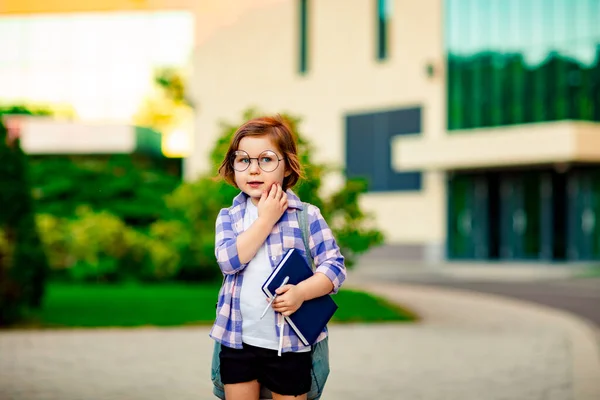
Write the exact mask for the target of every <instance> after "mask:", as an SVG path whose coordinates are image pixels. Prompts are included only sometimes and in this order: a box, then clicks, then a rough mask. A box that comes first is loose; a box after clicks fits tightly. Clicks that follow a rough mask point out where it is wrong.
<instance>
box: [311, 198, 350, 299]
mask: <svg viewBox="0 0 600 400" xmlns="http://www.w3.org/2000/svg"><path fill="white" fill-rule="evenodd" d="M308 207H309V208H308V222H309V231H310V237H309V240H308V245H309V246H310V252H311V255H312V257H313V259H314V262H315V265H316V272H321V273H323V274H325V276H327V277H328V278H329V279H330V280H331V282H332V283H333V291H332V293H337V291H338V290H339V289H340V286H341V285H342V283H343V282H344V280H346V266H345V264H344V256H342V253H341V252H340V248H339V246H338V245H337V243H336V241H335V238H334V237H333V232H332V231H331V229H330V228H329V226H328V225H327V222H325V219H324V218H323V215H321V210H319V208H318V207H316V206H314V205H309V206H308Z"/></svg>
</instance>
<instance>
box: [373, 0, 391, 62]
mask: <svg viewBox="0 0 600 400" xmlns="http://www.w3.org/2000/svg"><path fill="white" fill-rule="evenodd" d="M376 6H377V10H376V11H377V59H378V60H380V61H381V60H385V59H387V58H388V53H389V30H390V18H389V17H390V15H389V11H390V3H389V0H377V1H376Z"/></svg>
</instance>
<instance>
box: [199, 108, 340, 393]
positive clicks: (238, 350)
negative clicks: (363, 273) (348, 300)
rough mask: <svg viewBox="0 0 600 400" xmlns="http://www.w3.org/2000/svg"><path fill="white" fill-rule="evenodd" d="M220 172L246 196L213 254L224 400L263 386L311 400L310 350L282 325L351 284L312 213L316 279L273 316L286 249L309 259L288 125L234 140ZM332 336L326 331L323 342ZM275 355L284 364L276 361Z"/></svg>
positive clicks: (271, 125)
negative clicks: (272, 288) (309, 303)
mask: <svg viewBox="0 0 600 400" xmlns="http://www.w3.org/2000/svg"><path fill="white" fill-rule="evenodd" d="M219 174H220V175H221V176H222V177H223V178H224V179H225V180H226V181H227V182H228V183H230V184H232V185H234V186H235V187H237V188H238V189H240V190H241V193H240V194H239V195H237V196H236V197H235V198H234V199H233V204H232V206H231V207H229V208H224V209H222V210H221V211H220V213H219V216H218V217H217V222H216V238H215V254H216V257H217V262H218V263H219V267H220V268H221V271H222V272H223V274H224V276H225V280H224V281H223V287H222V288H221V291H220V293H219V300H218V304H217V319H216V321H215V324H214V326H213V328H212V330H211V333H210V336H211V337H212V338H213V339H214V340H216V341H218V342H220V343H221V353H220V356H219V358H220V371H221V381H222V382H223V384H224V387H225V397H226V398H227V400H258V398H259V390H260V386H261V385H263V386H265V387H266V388H268V389H269V390H271V392H272V393H273V399H274V400H283V399H292V398H293V399H299V400H302V399H306V394H307V392H308V391H309V389H310V387H311V367H312V360H311V352H310V350H311V347H310V346H308V347H306V346H304V345H303V343H302V342H301V341H300V340H299V338H298V336H297V335H296V334H295V332H294V331H293V330H292V329H290V327H289V325H288V324H284V331H283V342H282V348H281V349H279V344H280V342H279V330H278V329H277V324H278V322H279V319H280V318H283V317H282V315H284V316H289V315H291V314H292V313H294V312H295V311H296V310H297V309H298V308H300V306H301V305H302V303H303V302H304V301H306V300H310V299H313V298H316V297H320V296H324V295H326V294H329V293H335V292H337V290H338V289H339V287H340V285H341V284H342V282H344V280H345V278H346V268H345V266H344V257H343V256H342V255H341V254H340V249H339V247H338V245H337V244H336V242H335V239H334V237H333V234H332V232H331V230H330V229H329V227H328V226H327V223H326V222H325V220H324V219H323V216H322V215H321V212H320V210H319V209H318V208H317V207H316V206H313V205H310V206H308V221H307V223H308V226H309V228H310V229H309V230H310V238H309V241H308V242H309V247H310V249H306V251H310V254H311V255H312V257H313V259H314V263H315V267H316V272H315V274H314V275H313V276H312V277H311V278H309V279H307V280H305V281H303V282H301V283H299V284H298V285H289V284H288V285H285V286H283V287H281V288H280V289H278V290H277V293H278V296H277V298H276V300H275V301H274V302H273V305H272V310H270V311H269V312H267V313H266V315H265V316H264V317H262V318H261V314H262V313H263V310H264V309H265V307H266V306H267V304H268V303H267V300H268V299H267V298H266V296H265V295H264V293H263V292H262V289H261V287H262V285H263V283H264V282H265V280H266V279H267V277H268V276H269V274H270V273H271V272H272V270H273V269H274V268H275V267H276V266H277V264H278V263H279V262H280V261H281V259H282V258H283V256H284V255H285V253H286V252H287V250H289V249H290V248H296V249H298V250H299V251H300V252H302V253H303V254H304V255H305V256H306V254H305V253H304V251H305V248H304V244H303V240H302V230H301V227H300V225H299V223H298V215H297V213H298V211H299V210H302V208H303V203H302V202H301V200H300V199H299V198H298V197H297V196H296V195H295V194H294V192H292V191H291V188H292V187H293V186H294V185H295V184H296V183H297V182H298V179H299V177H300V176H301V167H300V163H299V160H298V154H297V145H296V142H295V138H294V135H293V134H292V132H291V130H290V128H289V126H288V125H287V123H286V122H284V120H283V119H282V118H281V117H279V116H277V117H264V118H256V119H253V120H250V121H248V122H246V123H245V124H244V125H242V126H241V127H240V128H239V129H238V130H237V131H236V133H235V135H234V137H233V139H232V141H231V144H230V146H229V149H228V151H227V154H226V155H225V159H224V160H223V162H222V164H221V166H220V168H219ZM326 336H327V330H326V329H325V330H323V332H322V333H321V335H320V336H319V338H318V340H317V341H320V340H323V339H324V338H325V337H326ZM278 350H281V351H282V356H278Z"/></svg>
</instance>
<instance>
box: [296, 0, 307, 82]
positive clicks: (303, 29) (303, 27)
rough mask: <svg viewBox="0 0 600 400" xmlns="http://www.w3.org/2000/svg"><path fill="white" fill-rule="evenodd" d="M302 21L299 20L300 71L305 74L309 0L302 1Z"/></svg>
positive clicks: (300, 5)
mask: <svg viewBox="0 0 600 400" xmlns="http://www.w3.org/2000/svg"><path fill="white" fill-rule="evenodd" d="M299 7H300V10H299V11H300V13H299V14H300V15H299V17H300V20H299V25H300V26H299V28H300V29H299V32H298V33H299V36H300V46H299V60H298V63H299V65H298V69H299V71H300V73H302V74H303V73H305V72H306V71H307V70H308V0H300V2H299Z"/></svg>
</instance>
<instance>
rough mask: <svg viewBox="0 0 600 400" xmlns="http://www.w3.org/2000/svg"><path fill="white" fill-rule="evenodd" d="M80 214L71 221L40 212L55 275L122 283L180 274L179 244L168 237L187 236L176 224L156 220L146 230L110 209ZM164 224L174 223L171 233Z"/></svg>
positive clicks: (42, 228) (83, 209)
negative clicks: (148, 231) (126, 221)
mask: <svg viewBox="0 0 600 400" xmlns="http://www.w3.org/2000/svg"><path fill="white" fill-rule="evenodd" d="M76 216H77V218H76V219H73V220H67V219H64V218H58V217H54V216H52V215H39V216H38V220H37V222H38V226H39V228H40V232H41V236H42V242H43V244H44V247H45V249H46V252H47V254H48V255H49V259H50V265H51V268H52V270H53V272H55V276H57V277H60V278H63V279H66V280H69V281H75V282H118V281H128V280H142V281H158V280H166V279H170V278H172V277H173V276H174V275H175V274H176V273H177V271H178V268H179V264H180V251H181V248H176V247H175V245H176V244H177V240H176V239H173V237H169V236H168V235H173V236H177V238H179V237H185V235H182V236H179V234H180V233H181V229H178V228H177V226H178V223H177V222H173V223H165V222H161V223H157V224H156V225H153V226H152V228H151V233H150V234H145V233H142V232H139V231H136V230H135V229H133V228H131V227H129V226H127V225H126V224H125V223H124V222H123V221H122V220H121V219H120V218H118V217H116V216H114V215H112V214H110V213H108V212H106V211H101V212H93V211H92V210H91V209H90V208H88V207H80V208H78V209H77V211H76ZM165 226H170V227H171V230H170V231H168V232H167V233H164V230H165V229H164V228H165ZM161 229H162V231H163V232H161ZM156 232H159V233H158V234H157V233H156ZM155 235H156V236H155ZM161 235H162V236H161Z"/></svg>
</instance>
